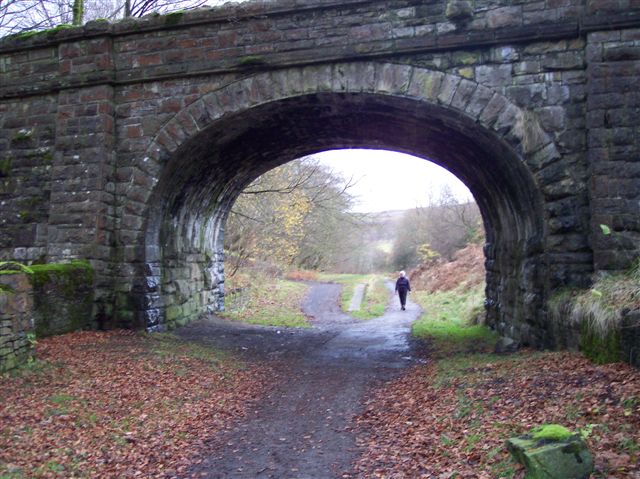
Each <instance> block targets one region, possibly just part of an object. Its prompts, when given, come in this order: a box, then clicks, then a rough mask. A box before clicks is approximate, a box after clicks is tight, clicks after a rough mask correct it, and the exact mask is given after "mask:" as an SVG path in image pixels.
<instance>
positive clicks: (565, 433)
mask: <svg viewBox="0 0 640 479" xmlns="http://www.w3.org/2000/svg"><path fill="white" fill-rule="evenodd" d="M572 435H573V433H572V432H571V431H569V429H567V428H566V427H564V426H561V425H560V424H544V425H542V426H538V427H534V428H533V429H532V430H531V437H532V438H533V439H535V440H538V441H564V440H565V439H568V438H569V437H571V436H572Z"/></svg>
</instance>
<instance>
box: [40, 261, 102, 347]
mask: <svg viewBox="0 0 640 479" xmlns="http://www.w3.org/2000/svg"><path fill="white" fill-rule="evenodd" d="M31 269H32V270H33V274H32V275H31V283H32V285H33V293H34V304H35V310H36V311H35V330H36V335H37V337H45V336H52V335H55V334H64V333H68V332H70V331H75V330H78V329H84V328H88V327H91V326H92V309H93V268H92V267H91V264H90V263H89V262H88V261H80V260H75V261H72V262H71V263H50V264H38V265H32V266H31Z"/></svg>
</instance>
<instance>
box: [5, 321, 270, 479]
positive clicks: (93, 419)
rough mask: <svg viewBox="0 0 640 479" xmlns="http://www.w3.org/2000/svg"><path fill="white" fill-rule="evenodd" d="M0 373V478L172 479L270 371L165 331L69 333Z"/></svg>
mask: <svg viewBox="0 0 640 479" xmlns="http://www.w3.org/2000/svg"><path fill="white" fill-rule="evenodd" d="M37 357H38V360H37V362H35V363H33V364H31V365H30V367H28V368H23V369H22V370H20V371H19V372H18V373H16V374H5V375H3V376H0V423H1V426H0V477H3V478H5V477H6V478H11V479H13V478H16V479H17V478H22V477H25V478H26V477H29V478H31V477H33V478H39V477H55V478H58V477H60V478H62V477H64V478H89V477H91V478H93V477H104V478H112V477H113V478H115V477H146V478H165V477H175V476H177V475H180V474H182V473H184V472H185V471H186V470H187V469H188V467H189V465H190V464H191V462H192V461H193V460H195V459H194V458H195V454H196V453H197V451H199V450H202V449H203V448H204V446H205V441H206V440H207V438H210V437H211V436H212V435H213V434H215V432H216V431H219V430H221V429H223V428H225V427H228V425H229V424H230V423H231V422H232V421H234V420H236V419H237V418H239V417H242V416H243V415H244V414H245V412H246V411H247V408H248V407H250V406H251V404H252V403H254V402H255V401H257V400H258V398H259V397H261V395H262V394H263V391H264V390H265V387H266V378H269V376H270V372H269V368H268V367H266V366H264V367H263V366H255V365H252V366H250V367H249V366H247V365H246V364H244V363H242V362H240V361H238V360H236V359H234V358H232V357H230V356H225V355H223V354H221V353H219V352H217V351H215V350H213V349H211V348H207V347H203V346H196V345H193V344H188V343H182V342H180V341H178V340H177V339H175V338H174V337H173V336H171V335H165V334H162V335H141V334H137V333H132V332H130V331H111V332H78V333H72V334H66V335H62V336H56V337H52V338H47V339H44V340H42V341H39V343H38V346H37Z"/></svg>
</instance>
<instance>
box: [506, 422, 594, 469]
mask: <svg viewBox="0 0 640 479" xmlns="http://www.w3.org/2000/svg"><path fill="white" fill-rule="evenodd" d="M552 432H554V434H555V433H557V432H558V431H555V430H554V431H552ZM554 434H552V435H554ZM507 449H508V450H509V452H510V453H511V455H512V456H513V457H514V458H515V460H516V461H518V462H519V463H520V464H522V465H524V467H525V469H526V471H527V472H526V475H525V479H587V478H588V477H589V475H590V474H591V472H592V471H593V456H592V455H591V453H590V452H589V450H588V448H587V445H586V443H585V442H584V441H583V440H582V439H581V438H580V437H579V436H578V435H571V436H569V437H567V438H565V439H564V440H561V441H556V440H549V439H534V438H533V437H532V436H531V435H526V436H522V437H513V438H511V439H509V440H508V441H507Z"/></svg>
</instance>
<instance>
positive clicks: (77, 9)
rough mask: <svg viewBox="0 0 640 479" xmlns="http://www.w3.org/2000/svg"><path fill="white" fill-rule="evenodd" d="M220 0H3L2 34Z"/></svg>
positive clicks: (0, 13)
mask: <svg viewBox="0 0 640 479" xmlns="http://www.w3.org/2000/svg"><path fill="white" fill-rule="evenodd" d="M220 3H221V1H220V0H0V36H4V35H10V34H14V33H21V32H26V31H31V30H45V29H49V28H54V27H57V26H59V25H64V24H73V25H82V22H83V20H84V21H90V20H96V19H98V18H105V19H107V20H111V21H115V20H118V19H121V18H124V17H142V16H144V15H147V14H149V13H152V12H156V13H160V14H165V13H171V12H175V11H178V10H192V9H194V8H201V7H204V6H207V5H209V6H213V5H218V4H220Z"/></svg>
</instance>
